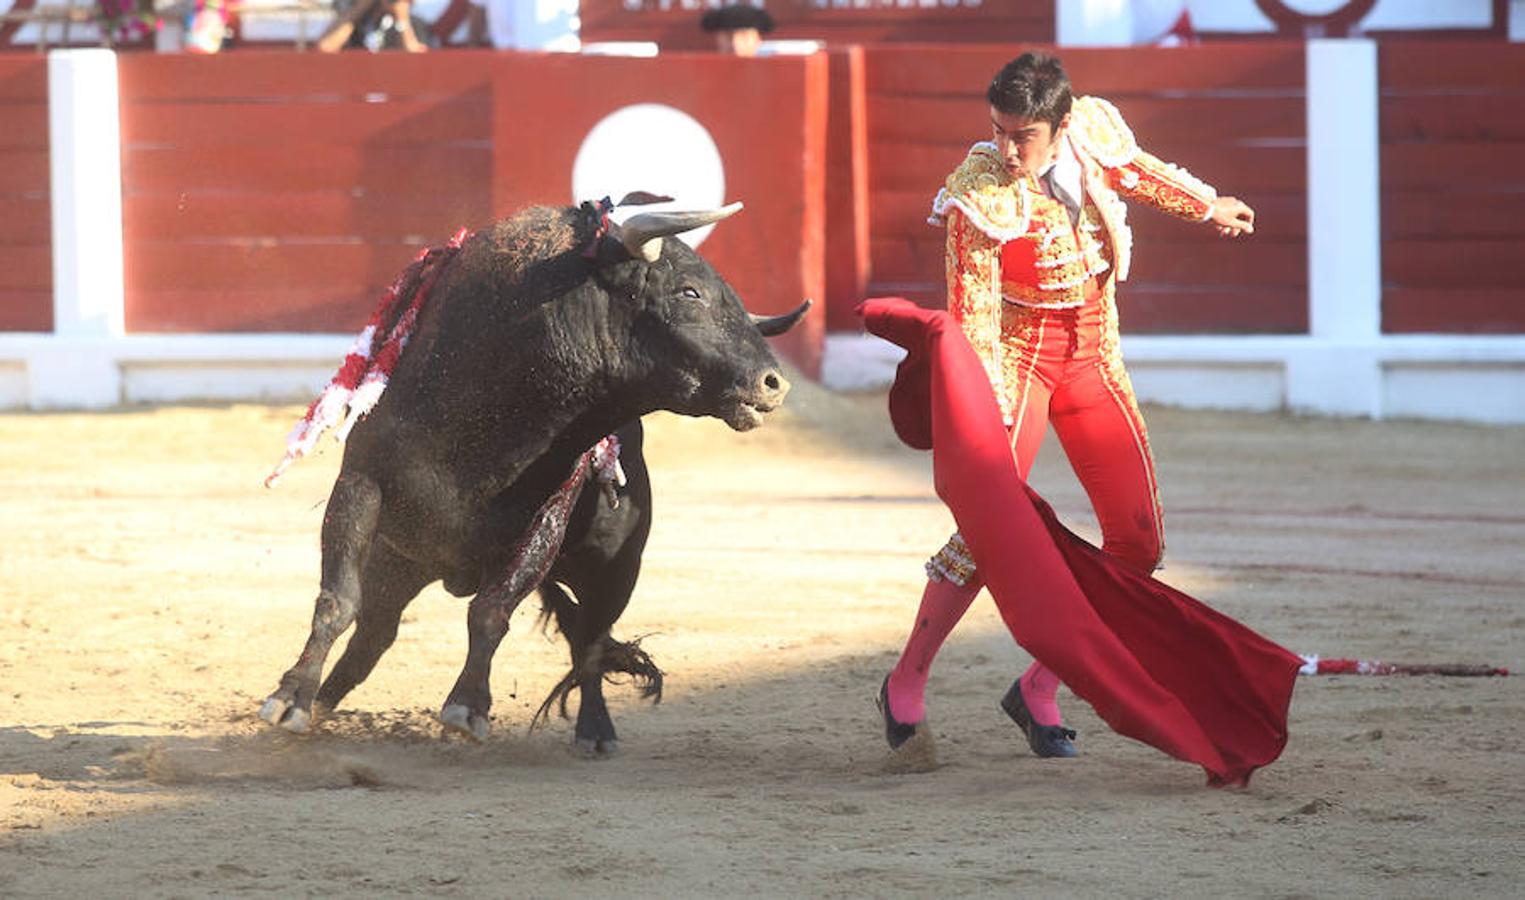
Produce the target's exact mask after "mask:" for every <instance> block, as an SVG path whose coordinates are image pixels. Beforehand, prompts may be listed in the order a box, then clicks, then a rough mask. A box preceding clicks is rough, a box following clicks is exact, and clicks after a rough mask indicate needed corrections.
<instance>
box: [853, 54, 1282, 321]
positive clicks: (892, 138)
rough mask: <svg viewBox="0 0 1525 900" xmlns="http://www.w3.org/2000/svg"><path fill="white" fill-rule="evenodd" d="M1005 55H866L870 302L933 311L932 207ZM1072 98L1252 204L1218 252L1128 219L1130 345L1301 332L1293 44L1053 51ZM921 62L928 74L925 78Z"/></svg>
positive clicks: (939, 255) (1204, 236)
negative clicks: (1178, 335) (1115, 117)
mask: <svg viewBox="0 0 1525 900" xmlns="http://www.w3.org/2000/svg"><path fill="white" fill-rule="evenodd" d="M1013 55H1014V51H1013V48H1011V47H1008V46H1001V47H952V46H941V47H939V46H914V47H913V46H905V47H874V48H869V49H868V51H867V63H866V67H867V91H868V123H869V124H868V129H869V144H870V147H871V150H870V172H871V181H870V193H871V198H872V199H871V206H872V213H871V221H872V228H871V232H872V235H873V241H872V261H873V268H872V279H871V283H870V286H869V290H870V292H871V293H880V294H903V295H906V296H909V297H913V298H915V299H916V300H917V301H918V302H921V303H924V304H927V305H932V306H937V305H941V304H942V302H943V300H942V297H943V283H942V282H943V265H944V263H943V235H942V231H941V230H940V229H936V228H932V227H929V226H927V225H926V224H925V219H926V215H927V212H928V210H929V208H930V205H931V200H932V196H933V195H934V194H935V193H936V191H937V188H938V187H939V186H940V185H941V184H942V180H943V178H944V177H945V176H946V175H947V173H948V172H949V171H951V170H952V169H953V167H954V166H956V165H957V164H958V162H959V160H960V159H962V158H963V154H964V153H965V152H966V151H967V150H968V147H969V145H970V144H971V143H973V142H974V141H977V140H985V139H988V136H989V127H988V121H989V112H988V106H987V105H986V103H985V100H984V92H985V87H986V85H987V84H988V83H989V80H990V78H991V76H992V75H994V74H995V72H996V71H997V70H998V69H999V68H1000V67H1001V66H1002V65H1003V64H1004V63H1005V62H1006V61H1007V60H1009V59H1010V58H1011V57H1012V56H1013ZM1062 59H1063V60H1064V63H1065V67H1066V69H1067V70H1068V71H1069V73H1070V77H1071V79H1072V81H1073V82H1074V84H1075V88H1076V92H1077V94H1096V95H1099V96H1103V97H1106V98H1108V99H1110V100H1112V101H1113V102H1114V103H1116V104H1117V106H1118V108H1119V109H1120V110H1121V111H1122V112H1123V114H1124V116H1125V117H1126V118H1127V119H1128V122H1129V124H1130V125H1131V126H1132V127H1133V129H1134V131H1135V133H1136V135H1137V136H1138V138H1139V142H1140V144H1141V145H1142V146H1143V147H1145V148H1146V149H1148V150H1149V151H1150V152H1153V153H1154V154H1156V155H1157V156H1160V157H1161V158H1163V159H1166V160H1169V161H1172V162H1176V163H1178V164H1180V165H1183V166H1185V167H1187V168H1188V169H1190V170H1191V171H1192V172H1193V173H1194V174H1196V175H1197V176H1198V177H1200V178H1202V179H1203V180H1205V181H1208V182H1209V183H1212V184H1214V185H1216V186H1217V187H1218V188H1219V190H1220V191H1223V192H1224V193H1232V194H1235V195H1237V196H1239V197H1241V198H1243V199H1244V200H1245V201H1246V202H1248V203H1249V204H1250V205H1252V206H1254V207H1255V208H1256V210H1257V212H1258V214H1259V216H1260V219H1259V222H1258V223H1257V225H1258V228H1257V233H1256V235H1255V236H1254V237H1253V238H1252V239H1249V240H1246V241H1241V242H1236V243H1231V242H1227V241H1222V240H1221V239H1219V238H1218V237H1217V236H1216V235H1215V234H1214V233H1213V231H1212V230H1211V229H1209V228H1206V227H1203V226H1195V225H1191V224H1188V223H1183V222H1179V221H1176V220H1172V219H1169V218H1167V217H1165V216H1161V215H1159V214H1157V213H1154V212H1153V211H1151V210H1147V209H1138V210H1137V211H1136V212H1135V213H1134V214H1133V215H1132V216H1130V219H1131V220H1132V222H1133V226H1134V233H1135V245H1134V263H1133V272H1132V276H1131V278H1130V279H1129V281H1128V283H1127V285H1125V286H1124V289H1123V292H1122V301H1121V307H1122V316H1123V320H1124V322H1125V323H1126V326H1127V328H1128V330H1129V331H1130V332H1134V333H1149V332H1156V333H1160V332H1243V333H1297V332H1302V331H1306V330H1307V324H1308V315H1307V207H1306V200H1305V197H1304V191H1305V185H1306V161H1305V153H1306V150H1305V146H1304V144H1305V115H1304V106H1303V93H1304V91H1303V79H1304V64H1303V51H1302V46H1301V45H1300V44H1271V43H1257V44H1254V45H1243V44H1237V45H1227V44H1216V45H1213V46H1211V47H1194V48H1171V49H1157V48H1129V49H1126V50H1078V49H1070V50H1064V51H1062ZM934 61H935V64H933V63H934Z"/></svg>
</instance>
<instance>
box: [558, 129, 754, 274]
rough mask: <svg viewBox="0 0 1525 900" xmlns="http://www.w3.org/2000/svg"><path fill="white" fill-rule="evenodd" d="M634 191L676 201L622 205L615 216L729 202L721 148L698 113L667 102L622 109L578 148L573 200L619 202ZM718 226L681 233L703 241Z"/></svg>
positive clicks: (712, 206)
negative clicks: (603, 198) (684, 110)
mask: <svg viewBox="0 0 1525 900" xmlns="http://www.w3.org/2000/svg"><path fill="white" fill-rule="evenodd" d="M631 191H647V192H649V193H652V194H662V195H665V196H668V197H672V198H673V202H671V203H661V204H654V205H651V206H627V207H622V208H620V209H618V210H616V211H615V212H614V215H613V216H612V218H613V219H614V220H615V221H616V222H622V221H624V220H625V219H627V218H629V217H630V216H632V215H636V214H639V213H642V212H658V211H663V210H675V209H684V210H687V209H717V208H719V207H721V206H724V205H725V164H724V163H723V162H722V161H721V159H720V148H718V147H716V146H715V139H714V138H712V137H710V133H709V131H708V130H706V129H705V127H704V126H703V125H701V124H700V123H699V120H698V119H695V118H694V117H693V116H690V115H689V114H688V113H686V112H683V111H682V110H680V109H674V108H673V107H671V106H667V105H666V104H662V103H637V104H634V105H632V106H626V107H623V108H621V109H617V110H615V111H614V112H612V113H610V114H609V115H607V116H605V117H604V118H602V119H600V120H599V122H598V124H597V125H594V126H593V127H592V129H590V130H589V131H588V134H587V136H586V137H584V138H583V140H582V146H581V147H579V148H578V149H577V158H576V159H575V160H574V161H573V162H572V202H573V203H581V202H582V201H584V200H598V199H599V198H601V197H609V198H610V199H612V200H613V201H614V202H615V203H618V202H620V198H621V197H623V196H625V195H626V194H628V193H630V192H631ZM714 227H715V226H714V225H706V226H704V227H703V228H696V229H694V230H693V231H690V232H687V233H685V234H682V235H680V237H681V238H682V239H683V241H684V242H685V243H687V244H688V245H689V246H690V247H698V246H699V245H700V244H702V243H704V239H705V238H706V237H708V236H709V233H710V231H711V230H713V229H714Z"/></svg>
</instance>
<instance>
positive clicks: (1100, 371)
mask: <svg viewBox="0 0 1525 900" xmlns="http://www.w3.org/2000/svg"><path fill="white" fill-rule="evenodd" d="M1001 330H1002V332H1003V338H1004V341H1003V343H1004V344H1005V348H1004V349H1005V358H1004V360H1003V364H1002V371H1003V374H1004V375H1005V377H1006V378H1007V379H1008V383H1007V385H1006V388H1007V390H1008V391H1009V392H1011V395H1012V396H1013V397H1014V398H1015V403H1014V405H1013V407H1012V409H1013V413H1012V416H1013V419H1014V421H1013V423H1012V429H1011V440H1012V452H1013V453H1014V454H1015V455H1016V459H1017V472H1018V474H1020V475H1021V476H1022V477H1023V479H1026V478H1027V474H1028V471H1029V470H1030V469H1031V468H1032V465H1033V460H1034V459H1035V458H1036V457H1037V455H1038V447H1039V445H1040V444H1042V443H1043V435H1044V432H1045V431H1047V425H1049V424H1050V423H1052V424H1053V426H1054V433H1055V434H1057V435H1058V436H1059V442H1060V444H1062V445H1063V446H1064V453H1065V456H1067V457H1068V458H1069V461H1070V465H1071V466H1072V467H1073V468H1074V470H1075V475H1076V477H1077V478H1079V479H1080V483H1081V485H1082V486H1084V488H1085V491H1086V494H1087V495H1088V496H1089V497H1090V499H1091V507H1092V508H1093V509H1094V510H1095V511H1096V517H1097V519H1098V520H1099V521H1100V523H1101V535H1102V549H1103V550H1105V551H1106V552H1108V553H1110V554H1112V555H1113V556H1116V557H1117V558H1119V559H1121V560H1123V561H1124V562H1127V563H1128V564H1129V565H1132V566H1134V567H1135V568H1137V569H1139V570H1140V571H1142V572H1146V573H1147V572H1151V571H1153V570H1154V569H1155V568H1157V567H1158V566H1159V563H1160V557H1161V555H1162V554H1163V552H1164V524H1163V520H1162V516H1161V512H1160V501H1159V491H1158V487H1157V486H1156V483H1155V477H1154V459H1153V457H1152V456H1151V454H1150V452H1149V437H1148V434H1147V432H1146V431H1145V430H1144V417H1143V416H1142V415H1141V414H1140V413H1139V409H1138V403H1137V401H1136V400H1135V399H1134V397H1133V386H1132V384H1130V383H1129V381H1128V374H1127V372H1125V371H1124V370H1123V362H1122V354H1121V351H1120V349H1119V347H1118V335H1117V312H1116V307H1115V306H1114V305H1113V301H1112V296H1111V291H1110V290H1109V291H1107V292H1106V293H1105V294H1103V295H1102V296H1101V297H1099V298H1097V300H1095V301H1093V302H1091V303H1087V304H1086V305H1085V306H1082V307H1079V308H1077V309H1066V310H1038V309H1031V308H1028V307H1021V306H1015V305H1013V304H1007V305H1006V308H1005V311H1004V321H1003V327H1002V329H1001Z"/></svg>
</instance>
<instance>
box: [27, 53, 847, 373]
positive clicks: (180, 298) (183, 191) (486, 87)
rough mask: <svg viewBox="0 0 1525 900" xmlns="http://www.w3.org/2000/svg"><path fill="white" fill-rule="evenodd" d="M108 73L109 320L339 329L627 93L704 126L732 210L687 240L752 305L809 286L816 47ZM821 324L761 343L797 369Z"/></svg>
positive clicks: (569, 150)
mask: <svg viewBox="0 0 1525 900" xmlns="http://www.w3.org/2000/svg"><path fill="white" fill-rule="evenodd" d="M120 71H121V76H120V79H121V91H122V142H123V193H124V198H123V217H124V237H125V243H126V247H125V266H126V271H125V275H126V284H127V327H128V329H129V330H130V331H138V332H145V331H152V332H165V331H169V332H207V331H210V332H219V331H224V332H226V331H241V332H249V331H254V332H260V331H348V330H350V329H351V328H358V326H359V324H360V323H362V322H364V320H365V317H366V315H367V314H368V313H369V311H370V309H371V307H372V305H373V304H374V303H375V299H376V297H377V296H379V293H380V292H381V291H382V290H383V289H384V288H385V286H386V285H387V284H389V283H390V282H391V280H392V278H393V277H394V276H395V275H396V274H397V272H398V271H399V270H400V269H401V268H402V267H403V266H404V265H405V264H406V263H407V262H408V261H409V260H410V259H411V258H412V257H413V255H414V254H415V253H416V252H417V251H418V249H419V248H420V247H422V246H426V245H429V244H434V243H438V242H440V241H443V240H444V239H445V238H447V237H448V236H449V235H450V234H451V233H453V232H454V231H455V229H456V228H458V227H460V226H462V225H466V226H470V227H476V226H479V225H483V224H485V223H487V222H488V221H490V220H491V219H492V218H494V217H495V216H500V215H507V214H509V213H511V212H513V211H514V210H516V209H518V208H520V207H522V206H524V205H527V204H529V203H552V204H565V203H568V202H571V201H572V200H573V197H572V181H571V174H570V173H571V166H572V161H573V159H574V158H575V156H576V154H577V151H578V148H579V146H580V144H581V142H582V140H583V138H584V136H585V135H586V134H587V133H588V130H589V129H590V128H591V127H592V126H593V125H594V123H596V122H597V121H599V120H600V119H601V118H603V117H604V116H605V115H607V114H608V113H610V112H613V111H614V110H616V109H618V108H620V107H622V106H624V105H627V104H633V103H641V102H662V103H666V104H668V105H671V106H674V107H677V108H679V109H681V110H684V111H686V112H688V113H689V114H690V115H692V116H694V117H695V118H697V119H698V120H699V121H701V122H702V123H704V125H705V126H706V127H707V128H708V129H709V131H710V133H711V134H712V135H713V137H714V139H715V141H716V143H717V145H718V147H719V149H720V151H721V153H722V156H723V157H724V158H725V161H726V164H727V171H726V179H727V190H728V193H729V196H730V198H731V199H741V200H744V201H746V202H747V204H748V208H747V211H746V212H745V213H743V214H742V215H740V216H738V217H736V218H735V219H734V220H732V221H730V222H727V223H726V224H725V225H724V226H722V227H721V228H719V229H717V230H716V231H715V233H714V234H713V236H711V238H710V239H709V240H708V241H707V242H706V243H705V245H704V247H703V252H704V253H705V255H706V256H707V257H708V258H710V259H711V260H712V261H714V263H715V265H716V267H717V269H719V270H720V272H721V274H722V275H724V276H725V277H726V278H727V279H728V280H729V281H730V282H731V283H732V284H733V285H734V286H735V287H736V288H737V290H738V291H739V292H740V293H741V294H742V296H743V297H744V298H746V299H747V301H748V302H749V303H750V304H751V305H752V307H753V308H754V309H755V310H756V311H757V312H764V313H766V312H779V311H783V310H785V309H787V308H791V307H793V306H794V305H795V304H797V303H798V302H799V300H800V299H802V298H803V297H807V296H808V297H814V298H816V299H818V300H820V299H822V298H823V296H824V283H823V279H822V275H821V273H822V270H823V251H822V235H823V233H824V231H825V228H824V215H825V212H824V193H823V187H822V185H823V175H824V172H823V166H824V161H825V142H826V136H825V128H826V110H827V102H828V96H827V87H828V81H827V75H828V71H827V60H826V58H825V57H790V58H778V59H762V60H742V59H735V58H731V57H721V56H716V55H709V54H706V55H702V56H694V57H688V58H685V57H683V56H681V55H677V56H664V57H663V58H662V59H661V60H639V59H612V58H590V57H578V56H567V55H538V54H495V53H490V52H474V51H464V50H463V51H452V52H451V53H448V54H444V53H440V54H424V55H418V56H412V55H406V54H383V55H379V56H369V55H365V54H342V55H335V56H323V55H317V54H294V53H276V52H269V53H264V52H241V53H237V54H228V55H227V56H218V57H212V58H205V57H194V56H150V55H124V56H123V57H121V70H120ZM548 85H554V86H555V90H546V89H542V88H544V87H545V86H548ZM654 139H659V136H654ZM43 177H44V179H45V178H46V170H45V168H44V172H43ZM0 178H3V176H0ZM44 183H45V182H44ZM3 187H4V182H3V180H0V190H3ZM631 187H632V188H636V187H641V186H640V185H631ZM584 199H596V198H584ZM0 252H3V249H0ZM43 262H44V263H46V257H45V256H44V257H43ZM13 269H14V267H13ZM824 318H825V311H824V309H820V310H818V311H817V312H816V313H815V314H814V315H812V316H811V317H810V318H809V319H808V320H807V321H806V322H805V323H804V324H803V325H802V326H801V327H800V328H797V329H796V331H795V332H794V333H792V334H791V336H790V337H788V338H786V339H783V340H782V341H781V345H782V347H783V349H784V350H785V352H786V353H788V354H789V355H790V356H791V357H792V358H793V359H794V361H795V362H796V363H797V364H799V365H800V366H801V367H802V368H804V369H805V370H806V371H807V372H808V373H810V374H815V372H816V371H817V370H818V366H819V357H820V346H821V340H820V338H821V333H822V331H823V323H824Z"/></svg>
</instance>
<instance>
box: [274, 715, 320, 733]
mask: <svg viewBox="0 0 1525 900" xmlns="http://www.w3.org/2000/svg"><path fill="white" fill-rule="evenodd" d="M281 727H282V728H284V729H286V730H287V731H289V732H291V733H292V734H306V733H307V729H309V728H311V727H312V713H310V712H308V711H307V710H305V709H288V710H287V711H286V715H284V716H282V717H281Z"/></svg>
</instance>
